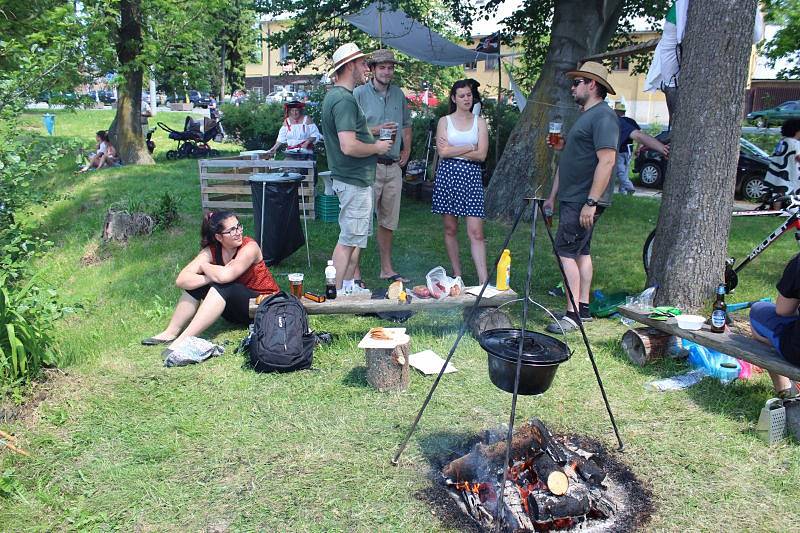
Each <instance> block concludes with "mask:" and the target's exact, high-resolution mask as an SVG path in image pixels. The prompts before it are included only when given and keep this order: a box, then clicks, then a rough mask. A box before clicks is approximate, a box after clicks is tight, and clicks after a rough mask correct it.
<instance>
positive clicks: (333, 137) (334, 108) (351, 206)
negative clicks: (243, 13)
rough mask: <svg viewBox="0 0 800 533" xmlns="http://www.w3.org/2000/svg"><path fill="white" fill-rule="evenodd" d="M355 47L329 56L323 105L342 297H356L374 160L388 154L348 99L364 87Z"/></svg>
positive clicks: (362, 67) (386, 146)
mask: <svg viewBox="0 0 800 533" xmlns="http://www.w3.org/2000/svg"><path fill="white" fill-rule="evenodd" d="M364 57H365V56H364V54H363V53H362V52H361V50H359V48H358V46H356V44H355V43H347V44H344V45H342V46H340V47H339V48H338V49H337V50H336V52H334V53H333V68H332V69H331V71H330V72H329V73H328V75H329V76H332V77H334V78H335V82H334V86H333V88H332V89H330V90H329V91H328V94H326V95H325V99H324V100H323V101H322V134H323V136H324V137H325V153H326V154H327V157H328V169H329V170H330V171H331V178H332V179H333V191H334V192H335V193H336V196H338V197H339V208H340V211H339V228H340V232H339V241H338V242H337V243H336V247H335V248H334V249H333V265H334V266H335V267H336V288H337V289H338V290H340V291H341V292H343V293H344V294H350V293H357V292H358V291H359V290H360V287H358V286H357V285H354V283H353V272H354V271H355V268H356V266H357V265H358V257H359V255H360V253H361V252H360V250H361V248H366V247H367V239H368V237H369V230H370V222H371V220H372V189H371V185H372V184H373V183H374V182H375V165H376V163H377V156H379V155H380V156H382V155H384V154H386V153H387V152H388V151H389V150H391V148H392V144H393V142H392V141H391V140H386V141H380V140H378V141H376V140H375V138H374V137H373V136H372V133H370V131H369V128H367V119H366V117H364V113H363V112H362V111H361V108H360V107H359V106H358V102H356V99H355V98H354V97H353V89H354V88H355V87H356V85H360V84H362V83H364V80H365V76H366V74H367V72H368V71H369V69H368V68H367V63H366V61H365V59H364Z"/></svg>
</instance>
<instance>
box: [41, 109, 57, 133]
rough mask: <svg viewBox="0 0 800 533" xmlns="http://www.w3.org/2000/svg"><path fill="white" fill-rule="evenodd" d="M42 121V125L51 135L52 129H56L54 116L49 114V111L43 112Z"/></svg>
mask: <svg viewBox="0 0 800 533" xmlns="http://www.w3.org/2000/svg"><path fill="white" fill-rule="evenodd" d="M42 122H43V123H44V127H45V129H46V130H47V134H48V135H52V134H53V131H55V129H56V116H55V115H51V114H50V113H45V114H44V115H42Z"/></svg>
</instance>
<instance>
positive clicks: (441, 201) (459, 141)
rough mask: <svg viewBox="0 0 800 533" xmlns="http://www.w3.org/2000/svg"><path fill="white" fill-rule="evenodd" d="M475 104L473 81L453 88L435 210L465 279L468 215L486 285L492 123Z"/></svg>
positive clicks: (441, 131) (442, 129)
mask: <svg viewBox="0 0 800 533" xmlns="http://www.w3.org/2000/svg"><path fill="white" fill-rule="evenodd" d="M472 101H473V98H472V89H471V87H470V84H469V82H468V81H467V80H460V81H457V82H456V83H455V84H454V85H453V87H452V89H450V114H449V115H447V116H445V117H442V118H441V119H439V125H438V126H437V128H436V150H437V151H438V152H439V157H440V158H441V161H440V162H439V167H438V168H437V169H436V182H435V183H434V189H433V199H432V205H431V211H432V212H434V213H438V214H441V215H442V221H443V223H444V244H445V248H446V249H447V255H448V257H449V258H450V263H451V265H452V267H453V275H454V276H462V273H461V260H460V259H459V253H458V217H465V219H466V221H467V236H468V237H469V241H470V250H471V251H472V260H473V261H474V263H475V270H476V272H477V274H478V282H479V283H480V284H483V283H484V282H485V281H486V279H487V278H488V272H487V269H486V243H485V242H484V238H483V218H484V216H485V215H484V209H483V167H482V165H481V163H482V162H483V161H484V160H485V159H486V152H487V150H488V148H489V134H488V132H487V128H486V121H485V120H484V119H483V118H482V117H479V116H475V115H473V114H472V112H471V111H470V110H471V108H472ZM462 277H463V276H462ZM468 285H469V284H468Z"/></svg>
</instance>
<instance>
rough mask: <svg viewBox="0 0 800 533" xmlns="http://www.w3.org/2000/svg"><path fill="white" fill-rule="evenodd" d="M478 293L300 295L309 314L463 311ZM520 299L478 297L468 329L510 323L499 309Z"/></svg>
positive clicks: (252, 304) (252, 305) (510, 292)
mask: <svg viewBox="0 0 800 533" xmlns="http://www.w3.org/2000/svg"><path fill="white" fill-rule="evenodd" d="M476 299H477V297H475V296H473V295H471V294H466V293H463V294H461V295H459V296H448V297H447V298H443V299H441V300H437V299H435V298H424V299H423V298H414V297H412V299H411V303H407V304H401V303H400V302H398V301H396V300H386V299H383V300H371V299H369V298H359V297H343V298H336V299H335V300H326V301H325V302H322V303H317V302H312V301H311V300H307V299H305V298H303V299H302V300H301V301H302V303H303V307H305V309H306V312H307V313H308V314H309V315H358V314H366V313H388V312H393V311H438V310H443V309H464V310H465V311H464V312H465V314H466V312H467V310H468V309H470V308H471V307H472V305H473V304H474V303H475V300H476ZM517 299H519V295H518V294H517V293H516V292H514V291H513V290H511V289H509V290H507V291H503V292H501V293H500V294H496V295H495V296H493V297H491V298H485V297H484V298H481V301H480V302H479V303H478V307H480V308H481V310H480V312H478V313H476V315H477V316H476V317H473V323H472V324H470V329H471V330H472V332H473V333H475V334H478V333H481V332H482V331H484V330H486V329H492V328H501V327H511V320H510V319H509V318H508V315H507V314H506V313H505V312H504V311H503V310H501V309H497V308H498V307H500V306H501V305H503V304H506V303H509V302H511V301H514V300H517ZM257 308H258V306H257V305H256V302H255V299H252V300H250V318H253V317H254V316H255V313H256V309H257ZM465 318H466V317H465Z"/></svg>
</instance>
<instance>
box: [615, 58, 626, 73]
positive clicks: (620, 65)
mask: <svg viewBox="0 0 800 533" xmlns="http://www.w3.org/2000/svg"><path fill="white" fill-rule="evenodd" d="M611 70H626V71H627V70H628V57H627V56H625V57H615V58H614V59H612V64H611Z"/></svg>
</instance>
